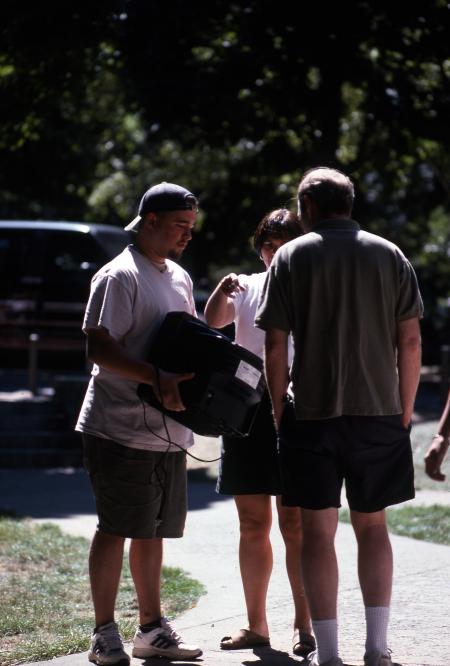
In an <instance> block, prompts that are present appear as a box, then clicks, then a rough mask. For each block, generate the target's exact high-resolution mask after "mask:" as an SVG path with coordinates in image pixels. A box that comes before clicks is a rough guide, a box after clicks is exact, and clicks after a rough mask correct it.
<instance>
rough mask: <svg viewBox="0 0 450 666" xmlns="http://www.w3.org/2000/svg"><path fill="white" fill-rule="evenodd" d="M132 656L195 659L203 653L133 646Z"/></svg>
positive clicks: (199, 651) (200, 651)
mask: <svg viewBox="0 0 450 666" xmlns="http://www.w3.org/2000/svg"><path fill="white" fill-rule="evenodd" d="M131 654H132V656H133V657H138V658H142V659H145V658H147V657H166V658H167V659H197V657H201V655H202V654H203V652H202V650H196V651H195V652H193V651H192V650H190V651H189V652H187V651H186V650H163V649H159V648H156V647H152V648H133V651H132V653H131Z"/></svg>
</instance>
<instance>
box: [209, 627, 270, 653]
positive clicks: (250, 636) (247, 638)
mask: <svg viewBox="0 0 450 666" xmlns="http://www.w3.org/2000/svg"><path fill="white" fill-rule="evenodd" d="M267 645H270V638H269V637H268V636H261V634H257V633H255V632H254V631H250V629H239V631H238V632H237V634H234V635H233V636H224V637H223V638H222V640H221V641H220V647H221V648H222V650H245V649H248V648H255V647H264V646H267Z"/></svg>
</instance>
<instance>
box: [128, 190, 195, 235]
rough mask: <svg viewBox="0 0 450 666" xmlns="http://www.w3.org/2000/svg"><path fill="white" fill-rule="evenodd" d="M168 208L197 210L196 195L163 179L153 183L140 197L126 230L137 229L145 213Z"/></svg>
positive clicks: (159, 211) (158, 211)
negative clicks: (135, 212) (136, 210)
mask: <svg viewBox="0 0 450 666" xmlns="http://www.w3.org/2000/svg"><path fill="white" fill-rule="evenodd" d="M169 210H195V211H196V210H198V201H197V199H196V197H195V196H194V195H193V194H192V192H189V190H187V189H186V188H185V187H181V185H175V183H166V182H165V181H163V182H162V183H159V184H158V185H153V187H151V188H150V189H149V190H147V192H146V193H145V194H144V196H143V197H142V199H141V203H140V204H139V210H138V214H137V216H136V217H135V218H134V220H132V221H131V222H130V223H129V224H127V226H126V227H125V230H126V231H137V227H138V226H139V222H140V221H141V220H142V218H143V217H144V215H147V213H161V212H163V211H169Z"/></svg>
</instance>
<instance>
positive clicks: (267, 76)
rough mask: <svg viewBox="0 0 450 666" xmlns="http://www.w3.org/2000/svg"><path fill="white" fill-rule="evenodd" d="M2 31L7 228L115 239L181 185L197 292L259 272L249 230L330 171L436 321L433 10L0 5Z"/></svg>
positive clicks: (2, 186)
mask: <svg viewBox="0 0 450 666" xmlns="http://www.w3.org/2000/svg"><path fill="white" fill-rule="evenodd" d="M3 15H4V18H5V21H4V29H3V34H2V46H1V51H0V86H1V92H2V99H3V100H4V104H3V106H2V110H1V111H0V126H1V131H0V159H1V160H2V162H3V165H2V169H1V171H0V173H1V174H2V175H1V176H0V190H1V191H2V194H3V197H2V203H1V204H0V207H1V214H2V215H3V216H6V217H24V216H29V217H49V218H51V219H56V218H74V217H81V218H85V219H90V220H95V221H108V222H113V223H118V224H119V223H120V224H121V223H122V222H123V220H124V219H128V218H130V217H131V216H134V214H135V211H136V206H137V200H138V198H139V197H140V195H141V194H142V191H143V190H144V189H146V187H148V186H149V185H150V184H152V183H154V182H155V181H158V180H161V179H165V180H174V181H178V182H181V183H182V184H184V185H186V186H187V187H189V188H190V189H192V190H193V191H195V192H196V193H197V194H199V195H200V198H201V203H202V208H203V218H202V220H201V233H199V234H198V235H197V237H196V239H195V241H194V242H193V244H192V247H191V248H190V250H189V252H188V253H187V255H186V258H185V260H184V261H185V262H186V265H187V266H188V267H189V268H190V269H191V270H193V272H194V278H195V279H196V280H198V279H200V278H204V277H206V276H208V275H209V274H211V273H212V272H214V269H217V267H220V266H223V267H225V266H227V267H229V266H234V267H237V266H244V267H245V266H254V267H257V266H258V264H257V262H256V260H255V258H254V255H252V253H251V252H250V249H249V246H248V238H249V236H250V235H251V233H252V232H253V229H254V228H255V226H256V224H257V222H259V220H260V219H261V217H262V216H263V215H264V214H265V213H266V212H267V211H268V210H270V209H272V208H274V207H279V206H285V205H287V206H291V205H295V192H296V186H297V184H298V180H299V178H300V176H301V174H302V172H303V171H304V170H305V169H307V168H309V167H311V166H315V165H318V164H326V165H330V166H336V167H338V168H341V169H343V170H344V171H346V172H347V173H349V174H350V175H351V176H352V177H353V178H354V179H355V182H356V185H357V200H356V207H355V212H354V216H355V217H356V218H357V219H358V220H360V221H361V223H362V224H363V226H364V227H365V228H367V229H369V230H372V231H374V232H376V233H381V234H383V235H386V236H387V237H389V238H390V239H392V240H393V241H394V242H396V243H398V244H399V245H400V247H401V248H402V249H403V250H404V251H405V252H406V253H407V254H408V256H411V257H412V258H413V260H414V262H415V263H417V265H420V267H421V268H423V270H422V279H423V281H424V291H425V292H427V312H428V316H429V318H430V320H432V321H434V320H435V319H436V317H437V314H438V311H437V301H438V297H439V298H441V299H442V298H446V297H447V296H448V295H450V294H449V287H448V280H447V275H446V273H445V271H444V273H445V274H444V273H442V270H443V268H442V260H443V261H444V262H445V263H446V257H447V250H448V248H449V246H448V242H447V240H446V241H445V245H444V246H443V247H442V256H440V257H439V260H438V261H434V258H435V255H433V257H430V253H432V252H433V250H432V249H430V247H431V245H432V242H431V241H430V237H431V236H432V234H433V230H432V228H431V227H432V220H433V219H435V218H436V216H437V215H439V216H440V218H441V219H442V220H444V224H446V225H447V227H448V226H449V224H448V222H449V220H448V217H449V193H450V157H449V155H450V151H449V123H448V118H449V112H450V48H449V44H450V30H449V27H450V26H449V17H450V9H449V6H448V3H447V2H445V1H444V0H432V1H429V0H427V1H425V0H421V1H419V2H418V3H415V5H414V11H405V8H404V7H403V5H401V4H399V3H393V2H392V1H389V2H388V1H387V0H380V1H377V2H367V0H354V1H353V2H343V3H330V2H322V1H319V2H314V3H292V2H287V0H281V1H279V2H274V1H273V0H262V1H261V0H247V1H246V2H244V3H238V2H232V3H230V2H225V0H215V2H210V3H204V2H199V0H193V1H192V2H183V1H182V0H167V1H166V2H159V1H157V0H113V1H112V2H106V1H105V0H101V1H100V2H95V3H88V2H81V3H80V2H77V3H75V2H73V1H72V0H70V1H69V2H64V3H56V2H50V0H43V2H41V3H38V5H36V3H32V2H31V1H28V2H27V1H26V0H16V1H14V2H12V0H8V1H7V2H6V3H3ZM437 289H439V290H440V291H439V294H437ZM428 292H430V295H429V296H428ZM444 314H445V313H444ZM440 325H441V329H442V330H441V334H440V336H441V337H440V338H439V336H438V338H437V339H441V340H443V336H445V335H446V333H448V331H445V330H444V328H445V316H444V319H443V321H442V322H441V324H440ZM433 326H434V324H433ZM434 332H435V333H436V331H434Z"/></svg>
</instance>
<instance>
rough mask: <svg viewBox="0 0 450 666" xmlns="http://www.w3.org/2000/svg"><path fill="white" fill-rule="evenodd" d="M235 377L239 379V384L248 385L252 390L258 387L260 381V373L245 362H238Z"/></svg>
mask: <svg viewBox="0 0 450 666" xmlns="http://www.w3.org/2000/svg"><path fill="white" fill-rule="evenodd" d="M235 376H236V377H237V378H238V379H240V380H241V382H244V383H245V384H248V385H249V386H251V387H252V388H253V389H255V388H256V387H257V386H258V383H259V380H260V379H261V373H260V371H259V370H257V369H256V368H254V367H253V365H250V364H249V363H246V362H245V361H239V365H238V367H237V370H236V375H235Z"/></svg>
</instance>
